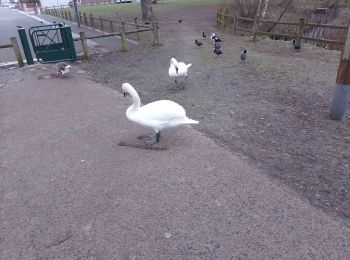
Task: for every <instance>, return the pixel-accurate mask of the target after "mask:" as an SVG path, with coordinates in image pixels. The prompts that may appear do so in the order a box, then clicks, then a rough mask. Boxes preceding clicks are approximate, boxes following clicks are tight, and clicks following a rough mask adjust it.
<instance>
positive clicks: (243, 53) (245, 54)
mask: <svg viewBox="0 0 350 260" xmlns="http://www.w3.org/2000/svg"><path fill="white" fill-rule="evenodd" d="M247 52H248V51H247V50H244V51H243V52H242V53H241V56H240V58H241V61H245V60H246V59H247Z"/></svg>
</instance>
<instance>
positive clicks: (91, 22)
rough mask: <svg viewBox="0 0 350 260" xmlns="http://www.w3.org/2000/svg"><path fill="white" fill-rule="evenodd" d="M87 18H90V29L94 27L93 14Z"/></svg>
mask: <svg viewBox="0 0 350 260" xmlns="http://www.w3.org/2000/svg"><path fill="white" fill-rule="evenodd" d="M89 18H90V25H91V27H95V21H94V15H93V14H89Z"/></svg>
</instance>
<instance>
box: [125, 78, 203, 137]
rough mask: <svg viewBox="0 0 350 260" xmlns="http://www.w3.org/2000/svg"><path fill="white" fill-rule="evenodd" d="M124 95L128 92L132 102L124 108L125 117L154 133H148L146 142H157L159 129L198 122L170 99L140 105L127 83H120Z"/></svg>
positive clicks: (135, 94) (137, 96) (131, 87)
mask: <svg viewBox="0 0 350 260" xmlns="http://www.w3.org/2000/svg"><path fill="white" fill-rule="evenodd" d="M122 89H123V91H124V97H125V96H126V95H127V94H130V96H131V97H132V100H133V104H132V105H131V106H130V107H129V108H128V109H127V110H126V117H127V118H128V119H129V120H130V121H132V122H135V123H137V124H140V125H142V126H146V127H150V128H152V129H153V130H154V131H155V135H149V136H148V140H146V142H147V143H148V144H155V143H157V142H159V138H160V131H161V130H163V129H165V128H170V127H176V126H179V125H184V124H198V121H195V120H192V119H189V118H188V117H187V116H186V111H185V109H184V108H183V107H182V106H180V105H179V104H177V103H175V102H173V101H170V100H158V101H155V102H152V103H149V104H147V105H144V106H140V105H141V101H140V97H139V95H138V94H137V92H136V90H135V89H134V88H133V86H131V85H130V84H129V83H124V84H123V85H122Z"/></svg>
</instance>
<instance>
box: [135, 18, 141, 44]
mask: <svg viewBox="0 0 350 260" xmlns="http://www.w3.org/2000/svg"><path fill="white" fill-rule="evenodd" d="M134 22H135V27H136V30H137V31H138V30H139V25H138V23H137V19H134ZM136 40H137V41H138V40H140V35H139V32H137V33H136Z"/></svg>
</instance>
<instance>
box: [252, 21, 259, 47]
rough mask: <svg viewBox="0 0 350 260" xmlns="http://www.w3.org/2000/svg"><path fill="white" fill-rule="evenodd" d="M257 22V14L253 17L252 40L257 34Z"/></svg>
mask: <svg viewBox="0 0 350 260" xmlns="http://www.w3.org/2000/svg"><path fill="white" fill-rule="evenodd" d="M258 24H259V21H258V16H255V17H254V24H253V35H252V40H253V42H255V41H256V36H257V34H258Z"/></svg>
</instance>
